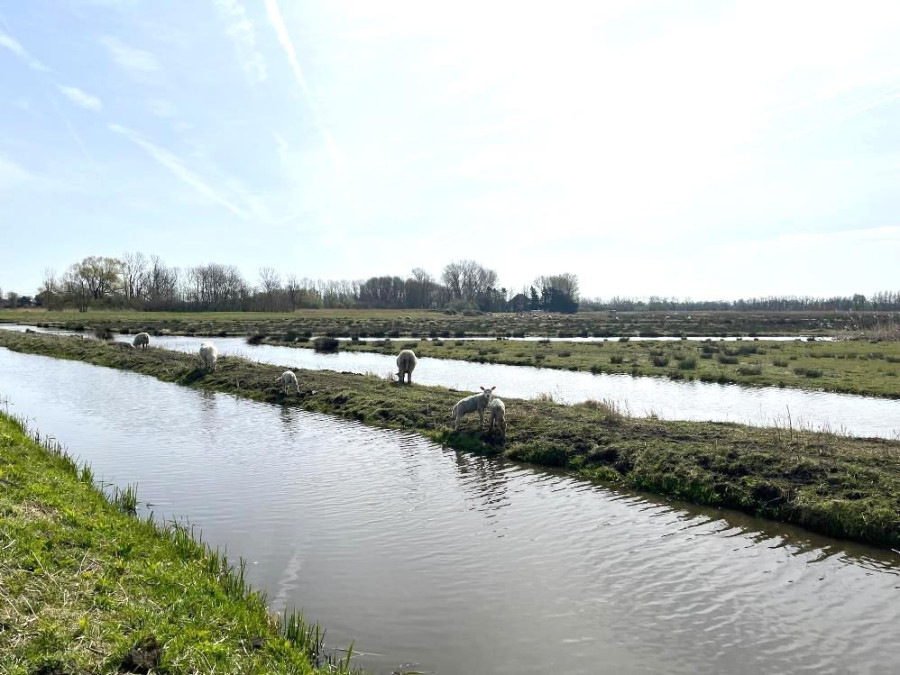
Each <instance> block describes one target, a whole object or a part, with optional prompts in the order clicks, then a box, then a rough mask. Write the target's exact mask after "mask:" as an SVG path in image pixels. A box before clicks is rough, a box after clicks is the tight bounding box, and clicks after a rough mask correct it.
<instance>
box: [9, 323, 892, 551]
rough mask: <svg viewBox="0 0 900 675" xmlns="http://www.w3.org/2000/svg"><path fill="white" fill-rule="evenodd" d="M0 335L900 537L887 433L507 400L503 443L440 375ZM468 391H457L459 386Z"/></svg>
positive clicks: (60, 353)
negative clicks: (339, 369)
mask: <svg viewBox="0 0 900 675" xmlns="http://www.w3.org/2000/svg"><path fill="white" fill-rule="evenodd" d="M0 346H5V347H8V348H10V349H13V350H15V351H21V352H29V353H35V354H44V355H47V356H54V357H59V358H67V359H75V360H80V361H84V362H86V363H92V364H95V365H101V366H107V367H112V368H119V369H122V370H129V371H133V372H138V373H143V374H146V375H150V376H153V377H157V378H159V379H161V380H164V381H167V382H175V383H179V384H182V385H186V386H191V387H195V388H203V389H208V390H214V391H220V392H229V393H232V394H235V395H238V396H242V397H246V398H250V399H253V400H257V401H268V402H272V403H280V404H287V405H299V406H302V407H303V408H305V409H307V410H312V411H317V412H323V413H330V414H334V415H339V416H342V417H346V418H349V419H354V420H359V421H360V422H363V423H365V424H369V425H373V426H379V427H387V428H397V429H409V430H414V431H417V432H420V433H422V434H425V435H427V436H429V437H430V438H432V439H434V440H436V441H438V442H441V443H446V444H448V445H450V446H452V447H454V448H458V449H461V450H468V451H473V452H483V453H501V452H502V453H504V454H505V455H506V456H508V457H510V458H512V459H516V460H521V461H526V462H532V463H535V464H543V465H547V466H557V467H564V468H567V469H569V470H572V471H574V472H577V473H579V474H580V475H582V476H585V477H588V478H592V479H598V480H601V481H605V482H608V483H614V484H617V485H624V486H628V487H631V488H636V489H640V490H646V491H649V492H656V493H660V494H664V495H670V496H672V497H676V498H679V499H684V500H687V501H692V502H695V503H699V504H710V505H718V506H726V507H731V508H735V509H739V510H741V511H744V512H747V513H750V514H754V515H757V516H762V517H766V518H771V519H774V520H780V521H783V522H788V523H795V524H798V525H802V526H805V527H807V528H809V529H811V530H814V531H817V532H821V533H824V534H828V535H832V536H837V537H844V538H848V539H855V540H858V541H864V542H869V543H873V544H878V545H881V546H894V547H896V546H898V545H900V442H897V441H887V440H880V439H857V438H844V437H840V436H836V435H833V434H824V433H812V432H806V431H797V430H794V429H791V428H769V429H764V428H756V427H749V426H743V425H737V424H726V423H709V422H706V423H704V422H663V421H660V420H656V419H635V418H629V417H625V416H622V415H621V414H619V413H618V412H617V411H616V409H615V408H614V407H613V406H610V405H606V404H604V403H602V402H588V403H586V404H582V405H573V406H564V405H558V404H555V403H553V402H552V401H551V400H515V399H509V398H506V397H505V396H504V395H503V392H497V394H498V395H499V396H500V397H502V398H504V399H505V400H506V403H507V411H508V413H507V418H508V420H507V421H508V426H509V431H508V435H507V438H506V439H505V441H504V440H503V439H501V438H499V437H498V436H496V435H490V434H485V433H482V432H481V431H479V430H477V417H474V418H471V417H470V418H466V424H465V425H464V427H463V430H462V431H461V432H459V433H454V432H452V431H451V429H450V422H451V420H450V408H451V407H452V405H453V403H455V402H456V401H457V400H458V399H459V398H460V397H461V395H462V394H461V393H460V392H454V391H452V390H447V389H444V388H441V387H423V386H419V385H416V386H412V387H410V386H401V385H397V384H394V383H390V382H388V381H386V380H385V379H383V378H379V377H376V376H372V375H369V376H363V375H354V374H349V373H336V372H330V371H299V372H298V377H299V379H300V383H301V388H302V389H303V393H302V395H301V396H297V395H296V394H293V395H290V396H285V395H284V394H283V393H282V392H281V388H280V387H279V386H278V385H277V384H276V383H275V382H276V378H277V377H278V376H279V375H280V374H281V372H282V371H283V370H284V369H283V368H280V367H277V366H270V365H264V364H257V363H251V362H249V361H246V360H244V359H238V358H223V359H221V362H220V364H219V367H218V368H217V370H216V371H215V372H211V373H206V372H203V371H201V370H199V369H198V367H197V366H198V364H197V358H196V357H195V356H192V355H187V354H180V353H176V352H170V351H166V350H161V349H149V350H145V351H140V350H138V351H135V350H126V349H123V348H121V347H117V346H115V345H109V344H104V343H101V342H97V341H93V340H81V339H78V338H61V337H53V336H43V335H26V334H21V333H9V332H0ZM466 393H468V392H466Z"/></svg>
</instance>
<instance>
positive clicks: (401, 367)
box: [397, 349, 419, 384]
mask: <svg viewBox="0 0 900 675" xmlns="http://www.w3.org/2000/svg"><path fill="white" fill-rule="evenodd" d="M418 362H419V359H417V358H416V355H415V353H414V352H413V350H412V349H404V350H403V351H401V352H400V353H399V354H397V377H399V378H400V384H403V376H404V375H406V377H407V380H408V382H409V384H412V373H413V371H414V370H415V369H416V364H417V363H418Z"/></svg>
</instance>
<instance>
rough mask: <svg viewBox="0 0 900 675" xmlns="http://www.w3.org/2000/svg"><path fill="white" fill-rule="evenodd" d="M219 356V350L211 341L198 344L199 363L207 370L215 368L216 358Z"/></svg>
mask: <svg viewBox="0 0 900 675" xmlns="http://www.w3.org/2000/svg"><path fill="white" fill-rule="evenodd" d="M218 358H219V352H218V350H217V349H216V346H215V345H214V344H213V343H212V342H204V343H203V344H202V345H200V363H202V364H203V367H204V368H206V369H207V370H215V369H216V360H217V359H218Z"/></svg>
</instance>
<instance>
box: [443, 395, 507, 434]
mask: <svg viewBox="0 0 900 675" xmlns="http://www.w3.org/2000/svg"><path fill="white" fill-rule="evenodd" d="M496 388H497V387H491V388H490V389H488V388H487V387H481V393H480V394H472V395H471V396H468V397H466V398H464V399H461V400H459V401H457V402H456V405H455V406H453V410H452V411H451V412H452V413H453V417H454V425H453V431H458V430H459V420H460V418H461V417H462V416H463V415H466V414H468V413H470V412H475V411H478V417H479V418H481V426H482V427H484V409H485V408H486V407H487V405H488V403H490V402H491V394H493V392H494V389H496Z"/></svg>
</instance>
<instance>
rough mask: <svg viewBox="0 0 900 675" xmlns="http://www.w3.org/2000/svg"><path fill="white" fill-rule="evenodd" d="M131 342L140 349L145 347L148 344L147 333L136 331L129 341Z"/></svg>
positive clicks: (148, 336)
mask: <svg viewBox="0 0 900 675" xmlns="http://www.w3.org/2000/svg"><path fill="white" fill-rule="evenodd" d="M131 344H132V345H134V346H135V347H140V348H141V349H144V348H146V347H147V346H149V344H150V335H149V333H138V334H137V335H135V336H134V340H132V341H131Z"/></svg>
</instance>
